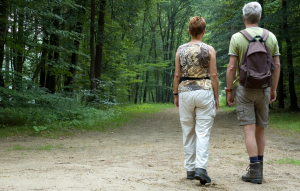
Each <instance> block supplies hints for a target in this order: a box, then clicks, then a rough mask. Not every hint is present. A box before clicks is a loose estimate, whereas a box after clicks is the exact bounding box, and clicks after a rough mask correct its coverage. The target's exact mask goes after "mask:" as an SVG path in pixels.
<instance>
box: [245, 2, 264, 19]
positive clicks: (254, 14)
mask: <svg viewBox="0 0 300 191" xmlns="http://www.w3.org/2000/svg"><path fill="white" fill-rule="evenodd" d="M261 12H262V8H261V5H260V4H259V3H258V2H250V3H247V4H246V5H245V6H244V8H243V16H244V18H245V20H246V23H249V24H254V23H258V22H259V19H260V17H261Z"/></svg>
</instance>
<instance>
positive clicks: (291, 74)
mask: <svg viewBox="0 0 300 191" xmlns="http://www.w3.org/2000/svg"><path fill="white" fill-rule="evenodd" d="M282 10H283V21H284V22H283V30H284V31H285V41H286V46H287V53H286V55H287V65H288V70H289V93H290V100H291V106H290V107H291V109H299V107H298V103H297V95H296V91H295V70H294V65H293V42H292V40H291V32H290V28H289V25H288V16H289V11H288V3H287V0H282Z"/></svg>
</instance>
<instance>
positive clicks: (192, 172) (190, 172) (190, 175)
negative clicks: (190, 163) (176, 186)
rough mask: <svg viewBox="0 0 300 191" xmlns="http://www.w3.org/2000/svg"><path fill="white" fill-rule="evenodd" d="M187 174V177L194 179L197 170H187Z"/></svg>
mask: <svg viewBox="0 0 300 191" xmlns="http://www.w3.org/2000/svg"><path fill="white" fill-rule="evenodd" d="M186 174H187V176H186V179H190V180H194V176H195V171H187V172H186Z"/></svg>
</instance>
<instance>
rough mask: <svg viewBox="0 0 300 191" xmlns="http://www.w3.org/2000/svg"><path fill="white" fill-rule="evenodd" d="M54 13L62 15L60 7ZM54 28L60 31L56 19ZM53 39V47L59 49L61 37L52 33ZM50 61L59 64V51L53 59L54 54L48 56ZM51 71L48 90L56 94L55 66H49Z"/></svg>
mask: <svg viewBox="0 0 300 191" xmlns="http://www.w3.org/2000/svg"><path fill="white" fill-rule="evenodd" d="M53 13H54V14H56V15H59V14H60V8H59V7H55V8H54V10H53ZM53 26H54V28H55V29H56V30H58V29H59V20H58V19H55V20H54V22H53ZM50 36H51V37H50V38H51V39H50V44H51V45H53V46H56V47H57V49H58V47H59V36H58V35H57V34H54V33H52V34H51V35H50ZM48 60H49V61H51V60H53V61H52V63H55V64H58V60H59V52H58V51H56V50H55V51H54V54H53V57H52V54H51V53H49V55H48ZM48 68H49V70H48V73H47V81H46V88H48V90H49V91H50V92H51V93H52V94H54V93H55V92H56V75H55V72H54V67H53V65H52V64H51V65H49V67H48Z"/></svg>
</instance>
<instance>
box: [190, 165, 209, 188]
mask: <svg viewBox="0 0 300 191" xmlns="http://www.w3.org/2000/svg"><path fill="white" fill-rule="evenodd" d="M194 178H195V179H197V180H200V183H201V184H203V185H205V184H206V183H211V179H210V177H209V176H208V174H207V172H206V170H205V169H203V168H196V173H195V176H194Z"/></svg>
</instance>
